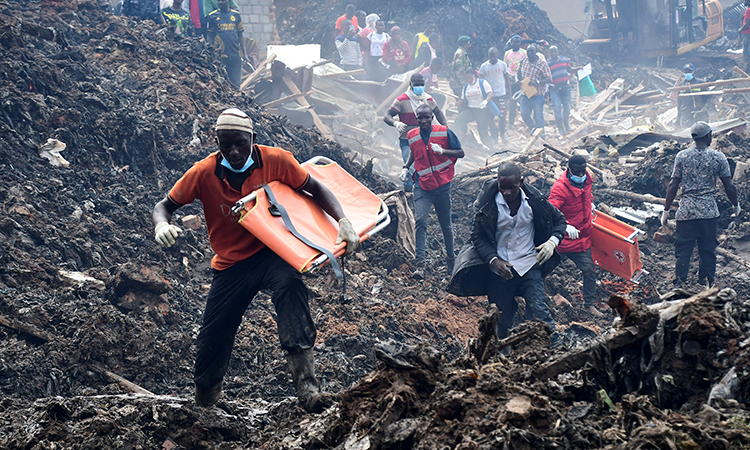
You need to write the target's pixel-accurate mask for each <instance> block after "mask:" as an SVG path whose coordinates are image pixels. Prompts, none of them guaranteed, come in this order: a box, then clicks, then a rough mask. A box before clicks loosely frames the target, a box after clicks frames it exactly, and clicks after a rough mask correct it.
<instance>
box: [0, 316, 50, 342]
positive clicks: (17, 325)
mask: <svg viewBox="0 0 750 450" xmlns="http://www.w3.org/2000/svg"><path fill="white" fill-rule="evenodd" d="M0 325H3V326H5V327H8V328H10V329H11V330H15V331H18V332H19V333H23V334H28V335H29V336H33V337H35V338H37V339H41V340H43V341H45V342H48V341H53V340H55V336H54V335H53V334H50V333H48V332H46V331H42V330H39V329H37V328H36V327H34V326H31V325H28V324H25V323H23V322H21V321H20V320H17V319H13V318H11V317H8V316H0Z"/></svg>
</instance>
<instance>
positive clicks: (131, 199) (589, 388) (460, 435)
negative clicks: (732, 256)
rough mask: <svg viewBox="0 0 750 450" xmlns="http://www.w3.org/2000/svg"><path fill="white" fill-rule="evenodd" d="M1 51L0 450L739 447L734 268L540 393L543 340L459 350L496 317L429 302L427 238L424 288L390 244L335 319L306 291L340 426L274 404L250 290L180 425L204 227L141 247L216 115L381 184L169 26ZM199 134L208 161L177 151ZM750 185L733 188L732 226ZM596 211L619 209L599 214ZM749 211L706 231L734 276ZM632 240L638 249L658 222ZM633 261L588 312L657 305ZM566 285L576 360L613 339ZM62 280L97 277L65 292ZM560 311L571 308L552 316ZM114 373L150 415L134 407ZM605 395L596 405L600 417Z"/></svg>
mask: <svg viewBox="0 0 750 450" xmlns="http://www.w3.org/2000/svg"><path fill="white" fill-rule="evenodd" d="M456 4H458V3H456ZM451 5H452V3H451ZM519 5H527V7H528V5H529V3H528V2H522V3H519ZM503 33H505V31H503V32H502V33H501V32H499V31H497V32H496V34H497V35H498V36H503V37H505V36H504V34H503ZM0 47H2V56H1V57H0V97H2V102H0V112H1V114H0V135H2V137H3V139H2V142H0V164H1V166H0V167H2V169H3V170H2V171H0V177H1V178H2V184H3V186H4V189H2V190H1V191H0V199H1V200H2V204H3V215H2V218H0V220H1V221H2V224H1V225H2V226H0V246H1V247H2V253H1V254H0V258H2V264H0V316H2V320H3V321H4V323H3V326H2V327H0V340H1V341H2V345H1V346H0V391H1V392H2V395H3V400H2V401H0V447H1V448H7V449H99V448H107V449H152V448H165V449H169V448H177V449H179V448H185V449H204V448H215V449H230V448H232V449H233V448H238V449H239V448H267V449H281V448H346V449H355V448H356V449H367V448H450V449H454V448H458V449H480V448H481V449H494V448H497V449H503V448H510V449H522V448H545V449H546V448H549V449H553V448H554V449H563V448H580V449H591V448H633V449H637V448H643V449H646V448H659V449H661V448H664V449H667V448H669V449H674V448H679V449H693V448H716V449H729V448H747V446H749V445H750V432H749V430H750V428H749V427H748V424H750V422H749V421H750V415H748V413H747V411H746V407H745V405H746V403H745V402H746V401H747V399H748V395H750V381H749V379H748V373H747V369H746V368H747V360H748V357H749V354H748V345H750V343H749V342H748V331H749V330H750V305H748V295H749V293H750V290H749V289H748V286H749V284H748V279H747V270H744V269H742V270H740V269H738V266H737V264H736V263H733V262H732V261H729V260H726V259H723V258H722V257H720V258H719V270H718V277H717V279H718V283H719V286H720V287H726V288H731V290H729V289H727V290H724V291H721V292H716V291H713V292H709V293H708V294H707V295H705V296H703V297H700V298H698V299H694V301H693V302H692V303H691V304H690V305H689V306H686V307H684V308H682V309H681V310H680V311H679V314H677V315H676V316H675V317H673V318H672V319H670V320H669V321H666V323H665V324H664V326H663V327H662V333H661V336H662V337H661V341H657V342H656V343H655V344H652V343H651V342H650V341H648V340H639V341H637V342H635V343H632V344H630V345H626V346H623V347H620V348H617V349H613V350H611V351H608V350H607V349H606V348H604V347H597V346H595V345H594V344H591V343H589V344H588V345H594V347H593V349H592V350H590V351H588V353H586V355H587V356H586V361H587V362H586V364H584V365H582V366H581V367H579V368H577V369H575V370H570V371H567V372H565V373H563V374H561V375H555V376H551V375H550V373H552V372H550V370H551V369H550V368H549V366H546V365H545V363H548V362H550V361H555V358H563V357H564V356H565V355H566V354H571V353H565V352H564V351H556V352H552V351H550V350H549V349H548V347H549V340H548V336H547V331H546V330H544V329H542V328H540V327H539V326H538V325H537V324H527V325H524V326H522V327H519V328H518V331H517V333H518V334H519V335H523V336H524V339H523V341H522V342H520V343H516V344H515V345H513V346H512V347H513V348H512V351H511V352H510V354H509V355H508V356H496V353H495V354H493V355H492V357H490V358H486V357H482V356H481V355H479V354H478V353H476V351H469V350H467V347H468V348H472V349H476V348H479V347H482V346H483V345H497V343H494V344H493V343H492V342H490V341H491V340H487V339H484V338H483V335H482V334H481V333H480V330H479V323H480V322H481V323H486V322H487V321H491V319H490V318H489V317H486V307H487V301H486V299H484V298H458V297H454V296H451V295H449V294H447V293H446V292H445V291H444V288H445V286H446V285H447V281H448V274H447V272H446V268H445V267H444V265H443V263H442V262H443V261H444V259H445V258H444V255H443V254H442V253H441V252H442V238H441V237H440V236H441V235H440V232H439V228H438V227H437V223H436V221H435V220H431V223H430V230H429V236H430V237H429V240H428V262H429V267H430V270H429V272H428V277H427V279H426V280H425V281H423V282H417V281H415V280H412V279H411V278H410V275H411V272H412V270H413V267H412V266H411V263H412V262H411V259H410V258H409V256H408V255H407V254H406V252H405V251H404V250H402V249H401V248H400V247H399V246H398V245H397V244H396V243H395V242H394V241H393V240H392V239H390V238H388V237H387V233H384V234H383V235H382V236H377V237H375V238H373V239H371V240H369V241H367V242H365V243H364V245H363V249H362V250H361V251H359V252H358V253H357V255H356V256H355V257H354V258H352V260H351V262H350V263H349V264H348V270H349V272H350V274H351V276H350V284H349V294H350V295H351V297H352V298H351V299H342V298H341V286H340V285H339V284H338V283H337V282H336V281H335V279H334V278H333V277H332V275H331V274H330V273H329V271H328V270H323V271H322V272H320V273H319V274H317V275H313V276H309V277H307V278H306V282H307V284H308V286H309V287H310V289H311V292H312V298H311V309H312V312H313V317H314V319H315V321H316V324H317V326H318V330H319V333H318V342H317V346H316V357H317V360H318V361H317V371H318V374H319V376H320V378H321V380H322V382H323V385H324V388H325V389H326V390H328V391H329V392H333V393H336V394H337V398H338V403H337V405H336V406H335V407H334V408H332V409H329V410H328V411H326V412H324V413H323V414H320V415H310V414H306V413H305V412H304V411H303V410H302V409H301V408H299V407H298V406H297V404H296V402H295V400H294V398H293V397H290V396H291V395H293V387H292V383H291V380H290V377H289V376H288V375H287V373H286V370H285V364H284V355H283V352H282V351H281V350H280V348H279V347H278V338H277V333H276V325H275V322H274V312H273V307H272V305H271V302H270V298H269V296H268V295H266V294H261V295H259V296H258V297H257V298H256V300H255V301H254V302H253V304H252V305H251V307H250V308H249V309H248V311H247V313H246V314H245V317H244V320H243V324H242V326H241V328H240V331H239V333H238V336H237V340H236V344H235V347H234V351H233V357H232V361H231V363H230V364H231V365H230V368H229V372H228V374H227V377H226V379H225V393H224V395H223V400H222V401H221V402H220V404H219V408H215V409H203V408H197V407H195V406H194V405H193V403H192V393H193V386H192V365H193V361H194V347H193V342H194V339H195V337H196V335H197V331H198V327H199V323H200V317H201V313H202V309H203V307H204V305H205V303H204V299H205V295H206V293H207V288H208V285H209V284H210V280H211V279H210V272H209V266H208V263H209V259H210V257H211V249H210V247H209V245H208V239H207V235H206V231H205V226H203V227H201V228H199V229H197V230H187V231H186V233H185V235H184V236H183V237H182V240H181V242H180V245H177V246H175V247H172V248H169V249H164V248H162V247H160V246H158V245H157V244H156V243H155V242H154V241H153V238H152V235H153V224H152V222H151V210H152V207H153V205H154V204H155V203H156V202H157V201H158V200H160V199H161V198H163V196H164V195H165V193H166V192H167V190H168V189H169V188H170V187H171V185H172V183H174V181H175V180H177V179H178V178H179V176H181V175H182V173H183V172H184V171H185V170H186V169H187V168H188V167H189V166H190V165H191V164H192V163H193V162H194V161H196V160H198V159H200V158H202V157H203V156H205V155H207V154H208V153H210V152H212V151H214V150H215V147H214V146H213V142H212V137H211V136H212V135H211V127H212V124H213V121H214V120H215V118H216V116H217V115H218V113H219V112H220V111H221V110H223V109H225V108H227V107H232V106H234V107H239V108H241V109H243V110H245V111H247V112H248V114H250V115H251V116H252V118H253V120H254V122H255V123H256V126H257V128H258V133H259V140H260V142H261V143H263V144H270V145H277V146H280V147H283V148H286V149H288V150H290V151H292V152H294V154H295V155H296V157H297V158H298V159H299V160H301V161H304V160H306V159H308V158H310V157H311V156H313V155H325V156H328V157H330V158H333V159H335V160H336V161H338V162H339V163H340V164H341V165H342V166H343V167H344V168H345V169H347V170H348V171H349V172H350V173H352V174H354V175H355V176H356V177H357V178H358V179H360V180H361V181H362V182H363V183H364V184H365V185H367V186H368V187H369V188H370V189H372V190H373V191H374V192H376V193H382V192H387V191H390V190H392V189H394V188H395V186H394V185H392V184H391V183H390V182H388V181H386V180H383V179H382V178H380V177H378V176H376V175H373V174H372V171H371V167H370V166H368V165H365V166H359V165H354V164H352V163H349V158H348V157H347V150H346V149H344V148H342V147H340V146H339V145H338V144H335V143H332V142H330V141H327V140H324V139H323V138H322V137H321V136H320V135H319V133H317V132H316V131H312V130H309V129H305V128H302V127H299V126H295V125H292V124H291V123H290V122H288V121H287V120H286V119H285V118H282V117H278V116H272V115H270V114H267V113H266V112H264V111H263V110H262V109H261V108H259V107H258V106H256V105H254V104H253V103H252V100H251V99H250V98H249V97H248V96H245V95H241V94H237V93H235V92H234V91H233V90H232V89H231V87H230V85H229V83H228V82H227V81H225V79H224V74H223V73H222V69H221V68H220V65H219V64H216V63H215V62H214V61H213V60H212V58H211V56H210V54H209V53H208V51H207V50H206V48H205V45H204V44H203V42H201V41H200V40H199V39H184V40H181V41H179V42H175V41H172V40H170V39H169V37H168V35H167V33H165V32H164V29H160V28H159V27H155V26H154V25H153V24H151V23H140V22H136V21H133V20H130V19H127V18H122V17H115V16H111V15H108V14H103V13H101V12H100V11H99V10H98V8H97V6H96V5H95V4H94V3H90V2H43V3H27V4H21V3H15V2H7V1H6V2H0ZM194 137H198V138H200V140H201V142H202V144H201V145H199V146H190V145H188V143H189V142H190V141H191V140H192V139H193V138H194ZM48 138H56V139H59V140H60V141H62V142H65V143H66V144H67V149H66V150H65V152H63V154H62V155H63V156H64V157H65V158H66V159H67V160H68V161H69V162H70V166H69V167H67V168H65V167H53V166H51V165H50V164H49V163H48V161H47V160H45V159H42V158H41V157H40V156H39V153H38V148H39V146H40V145H41V144H43V143H44V142H45V141H46V140H47V139H48ZM683 147H684V146H682V147H681V146H680V145H678V144H675V143H668V144H665V145H663V148H662V150H661V151H660V152H656V153H654V154H653V156H652V158H650V159H647V160H645V161H644V162H642V163H641V165H640V166H639V167H637V168H635V169H634V170H632V173H629V174H628V173H623V174H622V175H621V176H619V177H618V178H619V179H620V180H621V183H622V188H623V189H629V190H632V191H634V192H640V193H651V194H654V195H659V196H662V195H663V191H658V189H659V187H661V188H662V189H663V187H664V186H666V177H667V176H668V173H669V168H671V163H672V160H673V158H674V155H675V154H676V152H677V151H678V150H679V149H680V148H683ZM717 148H719V149H721V150H722V151H724V152H725V153H727V156H730V157H732V158H735V159H736V160H743V161H747V159H748V156H750V155H749V152H750V140H749V139H748V137H747V136H746V135H745V136H742V135H737V134H733V135H730V136H727V137H725V138H722V139H721V140H719V142H718V143H717ZM612 164H613V165H614V164H615V163H614V162H612ZM658 168H661V170H659V169H658ZM747 184H748V181H747V179H745V180H744V181H742V182H741V183H738V190H739V192H740V197H741V202H742V204H743V208H744V209H745V210H748V209H750V205H748V203H747V200H748V199H747V195H748V194H747V192H748V191H747V188H748V185H747ZM540 187H541V188H542V189H544V186H540ZM478 189H479V181H478V180H473V181H467V182H465V183H456V185H455V187H454V193H453V205H454V210H453V214H454V223H455V224H456V229H455V234H456V237H457V243H456V244H457V247H459V248H460V246H461V245H462V244H463V243H464V241H465V240H466V239H467V238H468V234H469V229H470V226H471V217H472V203H473V201H474V199H475V196H476V192H477V190H478ZM547 189H549V186H547ZM595 195H597V194H595ZM720 198H721V199H722V201H723V202H724V203H720V208H721V209H722V210H727V209H728V207H727V205H726V199H725V198H723V197H720ZM597 202H599V203H608V204H609V205H610V206H615V205H616V204H620V203H621V202H622V201H621V200H618V199H614V198H606V197H603V196H598V195H597ZM636 206H637V205H636ZM191 214H195V215H199V216H200V215H201V213H200V206H199V205H197V204H195V205H192V206H190V207H187V208H183V209H182V210H180V215H179V216H176V217H175V219H174V220H175V221H176V223H178V224H180V219H181V218H182V217H184V216H187V215H191ZM746 214H747V213H746V212H743V216H742V219H743V220H737V221H733V220H730V219H729V218H728V217H723V218H722V221H721V226H722V229H723V230H724V232H723V233H724V236H722V242H723V244H722V245H724V246H727V247H728V248H730V249H732V250H733V251H735V252H737V254H739V255H744V257H745V258H747V255H748V254H750V251H749V250H750V245H748V244H747V242H748V240H749V239H748V238H749V237H750V230H748V227H747V224H746V223H745V222H744V219H745V218H746V217H747V216H746ZM433 219H434V218H433ZM647 225H649V226H648V227H647V229H646V230H645V231H647V232H648V236H651V235H652V233H653V231H655V230H656V226H657V224H656V223H650V224H647ZM641 251H642V253H643V260H644V266H645V267H646V268H648V270H649V271H650V272H651V275H650V276H649V277H648V278H647V279H646V280H644V282H643V283H642V284H641V285H638V286H636V285H633V284H630V283H627V282H623V281H622V280H620V279H618V278H617V277H615V276H613V275H608V274H604V273H601V272H600V280H601V283H600V289H599V295H600V298H601V299H602V300H605V299H606V298H607V297H608V296H609V295H610V294H619V295H623V296H626V297H628V298H630V299H631V300H633V302H634V304H636V305H638V304H639V303H638V302H637V301H641V302H643V303H649V304H650V303H655V302H657V301H658V297H659V295H660V294H664V293H666V292H668V291H669V289H670V283H671V271H672V267H673V264H674V258H673V255H672V246H671V244H670V242H669V241H666V242H656V241H655V240H653V239H646V240H643V241H642V242H641ZM571 271H573V267H572V265H571V264H569V263H566V264H564V265H563V266H561V267H560V268H558V269H557V270H556V271H555V273H554V274H553V275H552V276H550V277H549V278H548V280H547V289H548V294H549V298H550V307H551V308H552V310H553V313H554V316H555V318H556V320H557V322H558V324H559V327H560V331H564V332H565V335H566V340H567V341H568V344H569V345H570V350H571V351H572V352H573V353H574V352H575V351H576V349H579V350H580V349H581V348H583V347H584V346H585V345H587V342H591V340H593V339H594V337H595V336H596V335H597V334H598V333H601V332H602V331H605V330H606V333H608V334H610V335H614V334H616V331H614V330H609V328H610V327H609V325H610V324H611V321H612V316H611V315H607V316H605V317H593V316H591V315H590V314H589V313H587V312H584V311H582V310H581V309H580V305H581V304H582V300H581V299H580V282H579V277H578V276H577V274H575V272H574V271H573V274H572V275H571ZM66 272H80V273H83V274H85V275H87V276H88V277H90V278H91V279H90V280H88V281H85V280H84V281H72V280H71V278H70V277H69V276H66V275H65V273H66ZM555 294H560V295H562V296H563V297H565V298H566V299H567V300H568V303H569V305H566V304H559V305H558V304H557V303H555V302H554V301H552V300H551V299H552V298H553V297H554V295H555ZM685 295H689V294H685ZM635 309H637V308H635ZM519 315H522V314H521V313H520V312H519ZM483 317H484V319H482V318H483ZM480 319H481V320H480ZM641 320H642V322H639V323H637V324H636V325H638V326H644V324H646V323H649V324H652V325H653V324H654V323H655V321H654V317H653V315H651V316H649V315H646V316H645V317H644V318H641ZM631 325H632V324H631ZM18 330H21V331H18ZM24 330H25V331H24ZM470 340H471V344H470V345H469V341H470ZM686 342H689V344H687V345H686V344H685V343H686ZM696 346H697V347H696ZM696 348H697V351H696ZM685 349H687V350H685ZM655 354H658V355H659V357H658V358H655V357H654V355H655ZM732 367H735V368H736V369H735V370H736V373H737V375H738V377H737V378H736V379H735V380H734V381H733V383H734V387H733V391H732V392H733V395H731V396H733V397H734V399H729V400H726V399H721V398H720V399H718V400H716V401H715V402H713V403H712V406H711V407H708V406H707V405H706V402H707V399H708V395H709V391H710V389H711V387H712V386H714V385H716V384H717V383H718V382H719V380H720V379H721V378H722V377H723V376H724V375H725V374H726V373H727V372H728V371H729V369H730V368H732ZM115 375H117V376H120V377H124V378H125V379H127V380H130V381H131V382H132V383H135V384H137V385H138V386H140V387H142V388H143V389H146V390H148V391H150V392H151V393H153V394H155V395H149V394H133V393H132V392H131V391H130V390H129V389H128V388H126V387H125V385H124V384H123V383H121V382H117V381H115V378H114V376H115ZM731 387H732V386H731V383H730V388H731ZM601 389H604V390H605V391H606V392H607V393H608V394H609V396H610V397H611V400H612V401H613V402H614V403H615V404H614V405H613V408H612V409H610V408H609V406H607V403H606V402H602V401H600V400H599V399H598V398H597V392H599V391H600V390H601Z"/></svg>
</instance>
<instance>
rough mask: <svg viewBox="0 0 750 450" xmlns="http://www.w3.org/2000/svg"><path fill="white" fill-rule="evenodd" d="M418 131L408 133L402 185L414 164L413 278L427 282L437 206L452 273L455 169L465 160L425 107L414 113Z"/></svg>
mask: <svg viewBox="0 0 750 450" xmlns="http://www.w3.org/2000/svg"><path fill="white" fill-rule="evenodd" d="M415 113H416V115H417V123H418V124H419V128H414V129H413V130H409V132H408V133H407V135H406V137H407V139H408V140H409V149H410V150H411V153H410V154H409V158H408V159H407V161H406V164H405V165H404V167H403V170H402V171H401V176H400V178H401V181H405V180H406V177H407V176H409V167H411V165H412V164H414V175H413V176H414V181H415V183H414V206H415V209H416V215H417V220H416V224H415V233H414V234H415V237H416V239H415V240H416V247H417V248H416V251H417V255H416V263H417V264H416V265H417V269H416V270H415V271H414V274H413V275H412V276H413V277H414V278H416V279H420V280H421V279H424V277H425V268H424V255H425V246H426V244H427V218H428V217H429V215H430V208H431V207H432V206H433V205H434V206H435V213H436V214H437V217H438V221H439V222H440V228H441V229H442V230H443V240H444V241H445V252H446V253H447V254H448V260H447V267H448V272H449V273H452V272H453V263H454V261H455V255H454V251H453V223H452V222H451V181H452V180H453V166H454V164H456V160H457V159H458V158H463V157H464V151H463V150H462V149H461V142H460V141H459V140H458V138H457V137H456V135H455V134H453V132H452V131H450V130H449V129H448V127H446V126H444V125H433V124H432V114H433V110H432V108H431V107H430V106H429V105H426V104H422V105H420V106H418V107H417V109H416V111H415Z"/></svg>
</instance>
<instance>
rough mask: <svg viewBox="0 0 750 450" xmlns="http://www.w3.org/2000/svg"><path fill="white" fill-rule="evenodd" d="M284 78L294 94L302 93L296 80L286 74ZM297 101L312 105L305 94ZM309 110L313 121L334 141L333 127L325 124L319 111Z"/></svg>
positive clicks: (304, 104)
mask: <svg viewBox="0 0 750 450" xmlns="http://www.w3.org/2000/svg"><path fill="white" fill-rule="evenodd" d="M282 79H283V80H284V84H286V87H287V88H288V89H289V91H290V92H291V93H292V94H301V92H300V90H299V88H298V87H297V85H296V84H294V81H292V80H291V78H289V77H288V76H286V75H284V77H283V78H282ZM297 102H298V103H299V104H300V105H302V106H308V107H309V106H310V102H308V101H307V99H306V98H305V97H304V96H302V97H300V98H298V99H297ZM308 112H309V113H310V115H311V116H312V119H313V123H314V124H315V126H316V127H317V128H318V130H319V131H320V132H321V133H322V134H323V136H325V137H327V138H328V139H330V140H332V141H333V140H334V138H333V133H332V132H331V129H330V128H328V126H326V124H324V123H323V121H322V120H320V117H318V113H316V112H315V110H314V109H312V108H310V109H309V110H308Z"/></svg>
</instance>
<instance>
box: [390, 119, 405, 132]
mask: <svg viewBox="0 0 750 450" xmlns="http://www.w3.org/2000/svg"><path fill="white" fill-rule="evenodd" d="M393 128H395V129H396V130H398V132H399V134H404V133H405V132H406V124H405V123H404V122H401V121H400V120H394V121H393Z"/></svg>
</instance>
